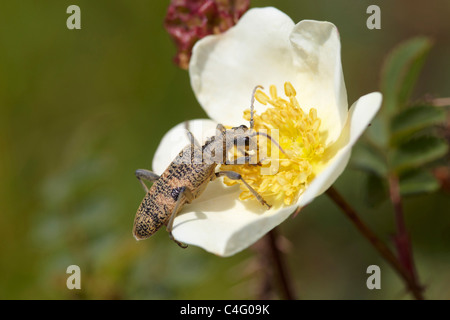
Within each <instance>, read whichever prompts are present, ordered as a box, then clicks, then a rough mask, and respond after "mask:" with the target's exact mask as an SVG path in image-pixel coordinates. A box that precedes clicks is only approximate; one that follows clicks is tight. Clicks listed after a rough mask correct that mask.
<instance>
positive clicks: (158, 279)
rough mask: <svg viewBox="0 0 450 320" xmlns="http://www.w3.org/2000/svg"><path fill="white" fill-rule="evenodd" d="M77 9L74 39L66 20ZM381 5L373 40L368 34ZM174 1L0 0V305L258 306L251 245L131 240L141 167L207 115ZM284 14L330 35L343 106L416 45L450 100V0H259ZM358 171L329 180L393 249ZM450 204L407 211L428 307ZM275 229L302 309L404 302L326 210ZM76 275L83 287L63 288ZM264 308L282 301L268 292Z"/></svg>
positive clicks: (446, 293) (448, 257) (390, 227)
mask: <svg viewBox="0 0 450 320" xmlns="http://www.w3.org/2000/svg"><path fill="white" fill-rule="evenodd" d="M71 4H77V5H79V6H80V8H81V25H82V29H81V30H68V29H67V28H66V19H67V18H68V16H69V15H68V14H67V13H66V9H67V7H68V6H69V5H71ZM370 4H378V5H379V6H380V8H381V13H382V16H381V18H382V24H381V26H382V29H381V30H368V29H367V28H366V19H367V17H368V14H366V8H367V7H368V6H369V5H370ZM167 5H168V1H136V0H135V1H105V0H96V1H87V0H85V1H81V0H77V1H61V0H58V1H56V0H53V1H51V0H48V1H30V0H23V1H12V0H9V1H3V3H2V8H1V10H0V26H1V28H0V150H1V157H0V182H1V183H0V298H2V299H72V298H81V299H116V298H117V299H252V298H257V297H258V292H259V291H260V290H261V286H262V281H263V280H262V279H263V274H264V269H265V268H267V266H265V265H261V264H259V263H258V261H260V260H259V259H258V255H257V251H255V250H254V249H252V248H250V249H247V250H245V251H243V252H241V253H239V254H237V255H235V256H233V257H230V258H221V257H216V256H214V255H212V254H209V253H207V252H205V251H203V250H202V249H199V248H196V247H193V246H191V247H189V248H188V249H187V250H181V249H180V248H178V247H177V246H176V245H174V244H173V243H172V242H171V241H169V239H168V236H167V233H166V232H160V233H157V234H156V235H155V236H153V237H152V238H151V239H149V240H147V241H142V242H139V243H138V242H136V241H135V240H134V238H133V237H132V234H131V229H132V223H133V219H134V215H135V212H136V209H137V207H138V205H139V203H140V201H141V200H142V197H143V195H144V194H143V190H142V187H141V186H140V185H139V183H138V181H137V180H136V178H135V177H134V170H135V169H137V168H151V159H152V157H153V153H154V151H155V149H156V147H157V145H158V142H159V140H160V139H161V137H162V136H163V135H164V133H165V132H166V131H167V130H169V129H170V128H171V127H172V126H174V125H176V124H177V123H179V122H181V121H184V120H188V119H193V118H201V117H205V114H204V112H203V110H202V109H201V107H200V106H199V105H198V103H197V102H196V99H195V97H194V95H193V93H192V91H191V88H190V84H189V78H188V74H187V72H186V71H183V70H180V69H178V68H177V67H176V66H175V65H174V64H173V63H172V57H173V56H174V54H175V48H174V46H173V44H172V42H171V40H170V39H169V36H168V35H167V33H166V32H165V30H164V28H163V19H164V16H165V12H166V8H167ZM268 5H275V6H276V7H277V8H279V9H281V10H283V11H284V12H286V13H287V14H288V15H290V16H291V17H292V19H293V20H294V21H299V20H301V19H316V20H328V21H331V22H333V23H334V24H336V25H337V26H338V28H339V31H340V35H341V41H342V63H343V68H344V75H345V80H346V85H347V90H348V97H349V103H352V102H353V101H355V100H356V99H357V98H358V97H359V96H361V95H363V94H366V93H369V92H372V91H376V90H379V75H380V69H381V66H382V63H383V60H384V58H385V56H386V54H387V53H388V51H389V50H390V49H392V47H393V46H395V45H396V44H398V43H399V42H401V41H403V40H405V39H408V38H410V37H412V36H415V35H428V36H431V37H432V38H433V39H434V41H435V45H434V47H433V48H432V51H431V52H430V54H429V57H428V59H427V61H426V63H425V66H424V69H423V72H422V74H421V77H420V80H419V83H418V86H417V87H416V90H415V92H414V96H415V97H421V96H424V95H426V94H431V95H435V96H438V97H439V96H440V97H448V96H450V86H449V84H450V65H449V63H448V58H449V56H450V19H448V13H449V12H450V2H449V1H447V0H439V1H438V0H434V1H427V2H423V1H419V0H409V1H406V0H405V1H402V0H396V1H366V0H351V1H349V0H340V1H338V0H320V1H294V0H291V1H288V0H277V1H265V0H264V1H263V0H255V1H253V2H252V6H268ZM362 183H363V174H362V173H360V172H358V171H356V170H354V169H352V168H351V167H349V168H348V169H347V170H346V171H345V173H344V174H343V175H342V176H341V177H340V178H339V180H338V181H337V183H336V187H337V189H338V190H340V191H341V192H342V194H343V195H344V196H345V197H346V198H347V199H351V201H352V205H353V206H354V207H355V208H357V210H358V211H359V212H360V213H361V216H362V218H363V219H364V220H365V221H367V223H368V224H369V225H370V226H371V227H372V228H373V229H374V230H375V231H376V232H377V233H378V234H379V235H380V236H381V237H382V238H383V239H384V240H386V241H390V236H391V235H392V234H393V233H394V224H393V215H392V208H391V206H390V205H389V204H388V203H386V204H384V205H382V206H381V207H379V208H376V209H373V208H369V207H368V206H367V205H366V204H365V203H364V201H363V199H362V198H363V197H362V195H361V185H362ZM449 205H450V201H449V195H448V193H446V192H444V191H439V192H437V193H434V194H430V195H423V196H420V197H416V198H413V199H407V200H405V212H406V221H407V226H408V228H409V230H410V233H411V236H412V239H413V246H414V256H415V258H416V263H417V268H418V272H419V276H420V280H421V281H422V282H423V284H425V285H426V286H427V290H426V296H427V297H428V298H434V299H449V298H450V215H449ZM280 231H281V232H282V234H283V235H284V236H285V237H286V239H287V240H288V241H289V242H290V244H289V245H288V248H289V254H288V255H287V256H286V257H287V259H288V261H287V262H288V265H289V268H290V272H291V274H292V276H293V279H294V281H295V287H296V290H297V293H298V296H299V298H303V299H403V298H408V297H409V296H408V295H407V294H405V290H404V286H403V284H402V283H401V281H400V280H399V278H398V276H397V275H396V274H395V273H394V272H393V271H392V269H391V268H390V266H388V265H386V263H385V262H384V261H383V260H382V259H381V258H380V257H379V255H378V254H377V253H376V252H375V251H374V250H373V248H372V247H371V246H369V245H368V243H367V242H366V240H365V239H363V238H362V237H361V235H360V234H358V233H357V231H356V230H355V229H354V227H353V226H352V225H351V224H350V223H349V221H348V220H346V218H345V217H344V216H343V215H342V213H341V212H340V211H339V210H338V209H337V208H336V207H335V205H334V204H333V203H332V202H331V201H330V200H329V199H328V198H327V197H326V196H321V197H320V198H318V199H316V201H315V202H313V203H312V204H311V205H310V206H308V207H307V208H306V209H305V210H303V212H302V213H301V214H299V215H298V216H297V217H296V218H295V219H288V220H287V221H286V222H285V223H283V224H282V225H281V226H280ZM71 264H76V265H79V266H80V268H81V272H82V278H81V281H82V289H81V290H68V289H67V288H66V279H67V276H68V275H67V274H66V268H67V266H69V265H71ZM371 264H378V265H379V266H380V267H381V272H382V274H381V276H382V283H381V285H382V289H381V290H373V291H371V290H368V289H367V287H366V279H367V277H368V275H367V274H366V268H367V267H368V266H369V265H371ZM271 297H273V298H277V297H278V295H277V294H276V293H275V294H274V295H273V296H271Z"/></svg>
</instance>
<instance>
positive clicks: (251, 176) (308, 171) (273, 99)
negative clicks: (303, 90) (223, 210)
mask: <svg viewBox="0 0 450 320" xmlns="http://www.w3.org/2000/svg"><path fill="white" fill-rule="evenodd" d="M284 93H285V95H286V97H287V99H283V98H281V97H279V96H278V94H277V88H276V87H275V86H273V85H272V86H270V89H269V95H270V97H269V96H268V95H267V94H265V93H264V92H262V91H261V90H257V91H256V93H255V99H256V100H257V101H258V102H260V103H261V104H263V105H269V107H268V108H267V110H266V111H265V112H263V113H262V114H261V115H258V114H256V113H255V114H254V117H253V120H254V130H255V131H261V130H266V133H267V134H269V135H271V136H272V137H273V135H272V134H271V130H274V129H276V130H278V137H279V138H278V141H277V143H278V144H279V145H280V147H281V148H282V149H283V150H284V151H285V153H286V154H284V153H282V152H279V150H278V148H277V147H274V146H273V145H271V142H270V140H269V139H267V138H266V137H264V136H261V135H259V136H258V148H259V150H264V151H265V152H267V158H264V159H260V158H259V156H258V161H260V163H259V165H250V164H245V165H222V166H221V169H222V170H233V171H236V172H239V173H240V174H241V175H242V177H243V178H244V179H245V180H246V181H247V182H248V183H249V184H250V185H251V186H252V187H253V188H254V189H255V190H256V191H257V192H258V193H259V194H260V195H261V196H262V197H263V198H264V199H265V200H266V201H267V202H269V203H271V204H273V205H275V206H276V205H279V204H282V203H284V204H285V205H290V204H292V203H294V202H295V201H296V200H297V199H298V197H299V196H300V195H301V194H302V193H303V192H304V191H305V189H306V188H307V186H308V184H309V183H310V181H311V180H312V179H313V178H314V176H315V172H316V171H317V170H316V169H317V168H318V167H319V165H320V163H321V160H322V158H323V154H324V152H325V147H324V144H323V138H322V137H323V136H324V134H323V132H321V128H320V125H321V120H320V119H319V118H318V117H317V110H316V109H314V108H310V109H309V112H304V111H303V110H302V108H301V107H300V104H299V102H298V100H297V98H296V96H297V92H296V90H295V89H294V87H293V86H292V84H291V83H290V82H286V83H285V84H284ZM244 119H246V120H247V121H249V120H250V110H245V112H244ZM272 148H277V150H274V151H272ZM275 151H276V152H275ZM272 154H273V155H272ZM274 164H277V166H274ZM273 167H275V169H276V170H273V171H274V172H272V174H269V175H267V174H266V175H262V174H261V170H262V169H263V168H264V169H269V168H270V169H273ZM224 182H225V184H227V185H234V184H236V183H240V184H241V186H240V187H241V190H242V193H241V194H240V199H241V200H244V199H254V196H253V195H252V194H251V192H249V191H248V189H247V188H246V187H245V186H244V185H243V184H242V183H241V182H239V181H235V180H230V179H228V178H225V179H224Z"/></svg>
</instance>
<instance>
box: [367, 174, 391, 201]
mask: <svg viewBox="0 0 450 320" xmlns="http://www.w3.org/2000/svg"><path fill="white" fill-rule="evenodd" d="M387 198H388V188H387V185H386V180H385V179H383V178H381V177H380V176H378V175H376V174H373V173H369V174H368V175H367V177H366V180H365V188H364V200H365V202H366V204H367V205H368V206H370V207H376V206H378V205H380V204H382V203H383V202H384V201H385V200H386V199H387Z"/></svg>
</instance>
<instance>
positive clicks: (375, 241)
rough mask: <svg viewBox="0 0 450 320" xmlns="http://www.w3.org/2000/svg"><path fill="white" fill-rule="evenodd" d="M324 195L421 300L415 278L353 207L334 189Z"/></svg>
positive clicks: (419, 289)
mask: <svg viewBox="0 0 450 320" xmlns="http://www.w3.org/2000/svg"><path fill="white" fill-rule="evenodd" d="M326 193H327V195H328V196H329V197H330V198H331V199H332V200H333V201H334V202H335V203H336V205H337V206H338V207H339V208H341V209H342V211H343V213H344V214H345V215H346V216H347V217H348V218H349V219H350V221H351V222H352V223H353V224H354V225H355V227H356V228H357V229H358V230H359V232H360V233H361V234H362V235H363V236H364V237H365V238H366V239H367V240H369V242H370V243H371V244H372V245H373V247H374V248H375V249H376V250H377V251H378V252H379V253H380V255H381V256H382V257H383V258H384V259H385V260H386V261H387V262H388V263H389V264H390V265H391V266H392V267H393V268H394V270H395V271H397V273H398V274H399V275H400V277H401V278H403V280H404V281H405V283H406V285H407V287H408V288H409V290H410V291H411V293H412V294H413V295H414V297H415V298H416V299H418V300H423V299H424V297H423V295H422V288H421V287H420V286H419V285H418V284H417V283H416V281H415V278H413V277H411V275H410V273H409V272H408V270H407V269H406V268H405V267H404V266H403V265H402V264H401V263H400V262H399V260H398V259H397V257H396V256H395V255H394V253H393V252H392V251H391V250H390V249H389V247H388V246H387V245H386V244H385V243H384V242H383V241H381V240H380V239H379V238H378V237H377V235H376V234H375V233H374V232H373V231H372V230H371V229H370V228H369V227H368V226H367V225H366V224H365V223H364V222H363V221H362V220H361V219H360V218H359V216H358V214H357V212H356V211H355V210H354V209H353V207H351V206H350V205H349V204H348V202H347V201H345V199H344V198H343V197H342V196H341V195H340V194H339V192H338V191H337V190H336V189H335V188H333V187H330V188H329V189H328V190H327V192H326Z"/></svg>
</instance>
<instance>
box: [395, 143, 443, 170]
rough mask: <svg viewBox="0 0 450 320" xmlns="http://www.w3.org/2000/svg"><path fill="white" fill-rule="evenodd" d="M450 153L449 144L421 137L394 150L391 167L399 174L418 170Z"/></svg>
mask: <svg viewBox="0 0 450 320" xmlns="http://www.w3.org/2000/svg"><path fill="white" fill-rule="evenodd" d="M447 151H448V146H447V143H446V142H445V141H444V140H442V139H439V138H437V137H434V136H421V137H418V138H415V139H412V140H409V141H408V142H406V143H403V144H402V145H400V146H398V148H396V149H394V150H393V154H392V158H391V165H392V167H393V169H394V170H395V171H396V172H397V173H399V172H405V171H407V170H409V169H414V168H418V167H420V166H423V165H425V164H427V163H429V162H431V161H434V160H437V159H439V158H440V157H442V156H443V155H445V154H446V153H447Z"/></svg>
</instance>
